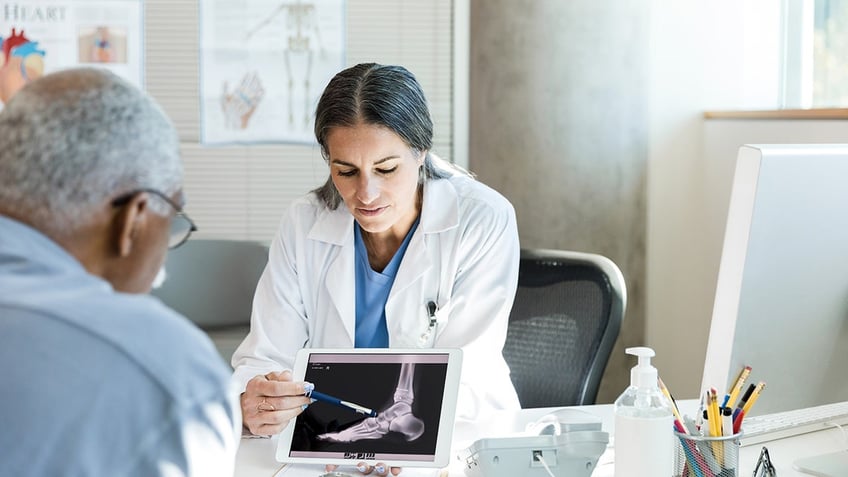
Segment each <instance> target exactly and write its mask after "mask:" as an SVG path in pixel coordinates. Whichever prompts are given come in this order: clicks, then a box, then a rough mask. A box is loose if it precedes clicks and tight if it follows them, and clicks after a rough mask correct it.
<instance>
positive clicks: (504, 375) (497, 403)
mask: <svg viewBox="0 0 848 477" xmlns="http://www.w3.org/2000/svg"><path fill="white" fill-rule="evenodd" d="M353 238H354V230H353V216H352V215H351V214H350V213H349V212H348V210H347V208H346V207H345V206H344V204H341V205H339V207H338V208H337V209H336V210H334V211H331V210H328V209H327V208H326V207H324V206H323V204H321V203H320V202H319V200H318V199H317V197H316V196H315V195H314V194H309V195H307V196H305V197H304V198H302V199H299V200H297V201H296V202H295V203H293V204H292V206H291V207H290V208H289V210H288V213H287V214H286V215H285V216H284V217H283V219H282V221H281V224H280V229H279V233H278V235H277V237H276V238H275V239H274V241H273V242H272V244H271V249H270V253H269V261H268V266H267V267H266V268H265V271H264V273H263V274H262V277H261V278H260V279H259V284H258V286H257V290H256V295H255V297H254V301H253V314H252V317H251V322H250V334H249V335H248V336H247V338H245V340H244V342H242V344H241V345H240V346H239V348H238V349H237V350H236V352H235V354H234V355H233V361H232V364H233V367H234V368H235V374H234V379H235V380H236V382H237V383H238V384H239V385H240V386H241V389H242V390H244V388H245V386H246V384H247V381H249V380H250V379H251V378H253V377H254V376H256V375H260V374H266V373H268V372H270V371H280V370H282V369H291V367H292V366H293V364H294V358H295V355H296V353H297V351H298V350H299V349H300V348H303V347H310V348H352V347H353V346H354V328H355V326H356V316H355V315H356V301H355V300H356V298H355V282H354V241H353ZM518 262H519V243H518V229H517V226H516V223H515V212H514V210H513V208H512V205H511V204H510V203H509V202H508V201H507V200H506V199H505V198H504V197H503V196H501V195H500V194H498V193H497V192H496V191H494V190H492V189H490V188H489V187H487V186H485V185H483V184H482V183H480V182H477V181H475V180H474V179H471V178H469V177H466V176H460V175H457V176H454V177H451V178H449V179H439V180H432V181H428V182H426V183H425V186H424V197H423V201H422V210H421V219H420V222H419V225H418V228H417V229H416V231H415V233H414V234H413V236H412V238H411V239H410V242H409V246H408V248H407V250H406V254H405V255H404V257H403V260H402V261H401V264H400V268H399V270H398V272H397V277H396V278H395V281H394V285H393V286H392V289H391V292H390V293H389V297H388V300H387V302H386V323H387V325H388V331H389V346H390V347H392V348H419V347H423V348H429V347H437V348H462V350H463V370H462V378H461V384H460V396H459V402H458V407H457V418H458V419H461V420H474V419H480V418H482V417H483V416H485V415H486V414H487V413H488V412H489V411H492V410H495V409H518V408H519V407H520V406H519V402H518V397H517V395H516V393H515V389H514V388H513V385H512V382H511V381H510V378H509V368H508V366H507V364H506V362H505V361H504V359H503V355H502V353H501V351H502V349H503V344H504V340H505V338H506V329H507V322H508V318H509V312H510V309H511V308H512V302H513V298H514V296H515V290H516V287H517V282H518ZM429 301H435V302H436V304H437V306H438V310H437V312H436V317H437V320H438V325H437V326H436V329H435V330H430V328H429V321H430V320H429V317H428V314H427V309H426V305H427V303H428V302H429ZM428 330H430V332H429V333H428Z"/></svg>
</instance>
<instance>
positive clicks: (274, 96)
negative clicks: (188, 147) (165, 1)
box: [200, 0, 344, 144]
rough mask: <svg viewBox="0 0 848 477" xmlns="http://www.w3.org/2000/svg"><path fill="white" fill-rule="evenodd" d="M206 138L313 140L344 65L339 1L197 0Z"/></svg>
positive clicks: (207, 140) (221, 140)
mask: <svg viewBox="0 0 848 477" xmlns="http://www.w3.org/2000/svg"><path fill="white" fill-rule="evenodd" d="M200 16H201V25H200V30H201V40H200V49H201V65H200V70H201V71H200V75H201V81H200V89H201V109H202V112H201V117H202V140H203V142H204V143H207V144H209V143H232V142H238V143H245V142H299V143H310V142H314V134H313V132H312V126H313V123H314V114H315V105H316V104H317V103H318V98H319V97H320V95H321V92H322V91H323V90H324V87H325V86H326V85H327V82H328V81H329V80H330V78H332V77H333V75H334V74H336V73H337V72H338V71H339V70H341V69H342V66H343V65H344V1H343V0H305V1H297V0H249V1H248V0H201V2H200Z"/></svg>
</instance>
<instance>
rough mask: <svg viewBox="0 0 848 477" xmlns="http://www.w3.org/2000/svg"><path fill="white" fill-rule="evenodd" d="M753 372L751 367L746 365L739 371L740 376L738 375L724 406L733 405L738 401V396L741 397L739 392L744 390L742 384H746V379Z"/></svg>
mask: <svg viewBox="0 0 848 477" xmlns="http://www.w3.org/2000/svg"><path fill="white" fill-rule="evenodd" d="M750 374H751V367H750V366H745V367H744V368H742V371H740V372H739V376H737V377H736V383H734V384H733V387H732V388H731V389H730V397H729V398H728V399H727V401H725V403H724V406H725V407H727V406H731V407H732V406H733V403H735V402H736V398H737V397H739V393H740V392H742V386H744V385H745V380H746V379H748V376H749V375H750Z"/></svg>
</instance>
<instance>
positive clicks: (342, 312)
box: [309, 205, 356, 347]
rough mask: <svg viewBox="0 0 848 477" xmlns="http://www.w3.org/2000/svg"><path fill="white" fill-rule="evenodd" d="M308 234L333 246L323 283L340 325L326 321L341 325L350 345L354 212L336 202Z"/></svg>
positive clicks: (353, 313)
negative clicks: (335, 206)
mask: <svg viewBox="0 0 848 477" xmlns="http://www.w3.org/2000/svg"><path fill="white" fill-rule="evenodd" d="M309 238H310V239H312V240H318V241H322V242H327V243H328V244H330V245H332V246H333V247H332V251H331V252H330V253H329V256H328V259H329V260H328V261H329V265H328V266H327V275H326V281H325V286H326V287H327V294H328V295H329V296H330V301H332V302H333V307H334V308H335V309H336V313H337V315H336V318H337V319H338V320H339V321H340V324H341V327H337V326H334V325H333V324H332V323H328V324H327V330H328V331H330V330H333V329H337V330H338V329H344V330H345V333H346V335H347V340H348V341H349V346H351V347H353V345H354V330H355V327H356V288H355V284H354V281H353V277H354V276H355V273H354V246H353V216H352V215H350V212H348V210H347V209H346V208H345V206H344V205H339V208H337V209H336V210H334V211H328V212H326V213H325V214H323V215H322V217H320V218H319V219H318V220H317V221H316V222H315V224H314V225H313V226H312V229H311V230H310V231H309ZM327 319H328V320H329V319H332V318H330V317H328V318H327ZM336 338H340V337H338V336H337V337H336ZM328 341H329V342H332V341H336V340H328Z"/></svg>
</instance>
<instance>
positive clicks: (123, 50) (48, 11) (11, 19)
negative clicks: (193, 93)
mask: <svg viewBox="0 0 848 477" xmlns="http://www.w3.org/2000/svg"><path fill="white" fill-rule="evenodd" d="M141 22H142V5H141V0H132V1H124V0H74V1H68V0H66V1H56V0H52V1H41V0H26V1H24V0H21V1H17V2H14V1H2V0H0V108H2V105H3V104H5V103H6V101H8V100H9V98H11V97H12V95H13V94H14V93H15V92H16V91H17V90H19V89H20V88H22V87H23V86H24V85H25V84H26V83H27V82H29V81H32V80H34V79H36V78H39V77H41V76H43V75H45V74H47V73H50V72H53V71H57V70H61V69H64V68H69V67H73V66H84V65H85V66H97V67H101V68H107V69H110V70H112V71H113V72H115V73H116V74H118V75H119V76H122V77H124V78H126V79H127V80H129V81H130V82H132V83H134V84H136V85H138V86H142V74H143V71H142V65H143V54H142V45H143V39H142V31H143V28H142V23H141Z"/></svg>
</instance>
